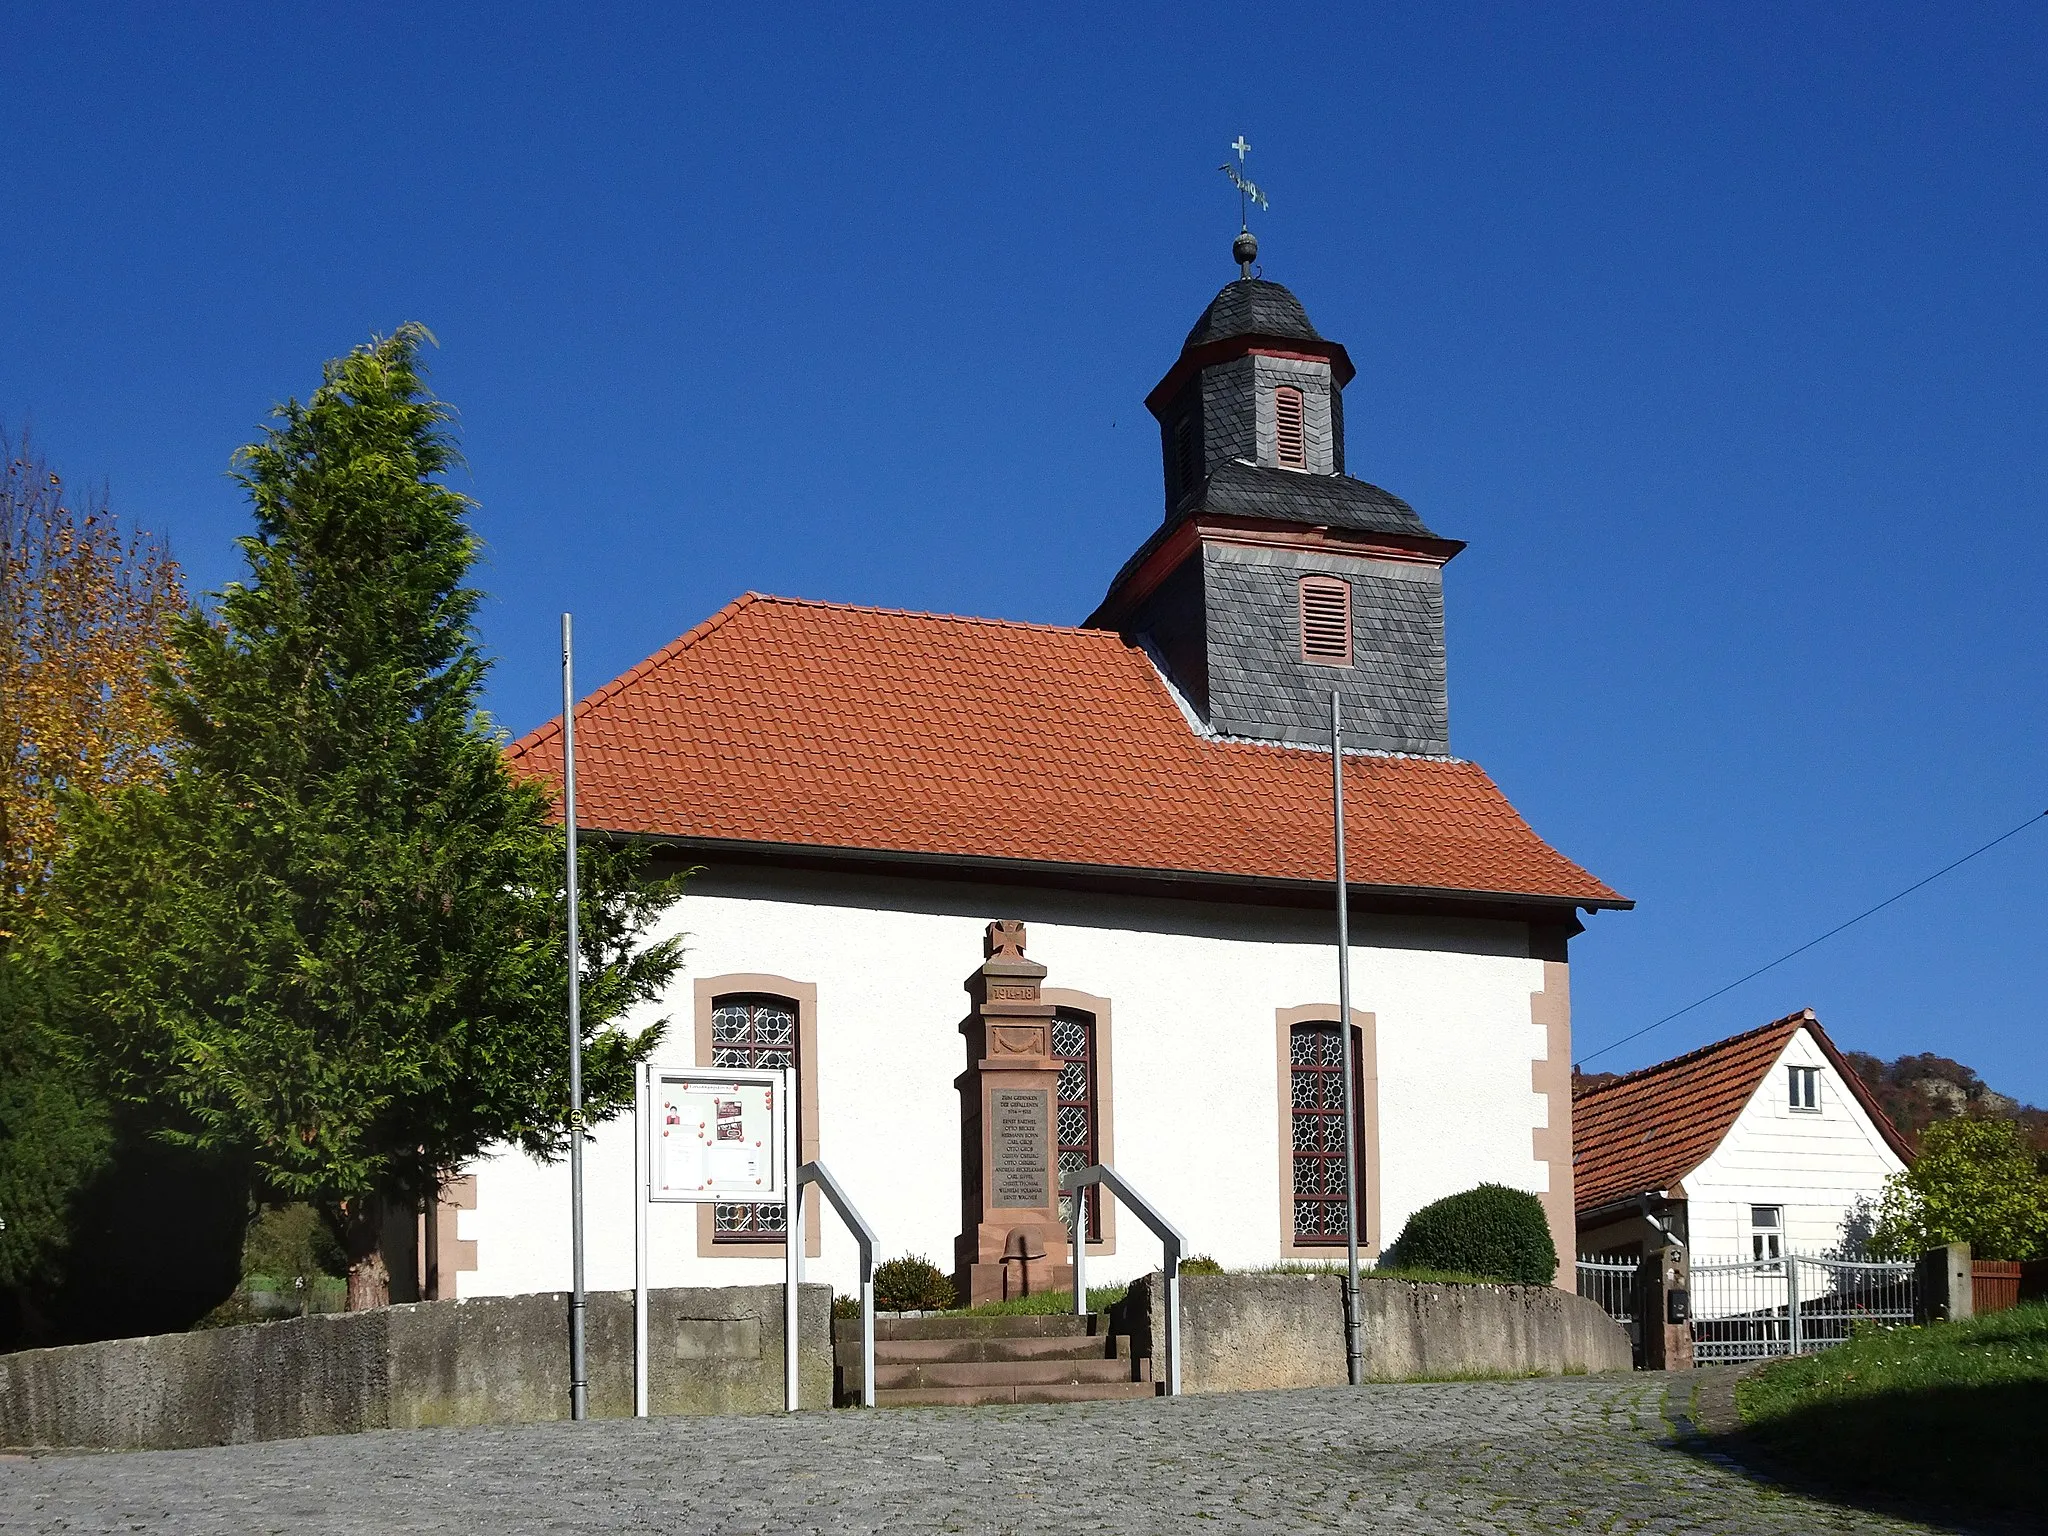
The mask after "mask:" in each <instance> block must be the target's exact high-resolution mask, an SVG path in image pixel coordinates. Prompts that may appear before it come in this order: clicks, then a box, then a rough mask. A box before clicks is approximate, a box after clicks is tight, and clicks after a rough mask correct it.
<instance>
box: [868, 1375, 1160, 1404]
mask: <svg viewBox="0 0 2048 1536" xmlns="http://www.w3.org/2000/svg"><path fill="white" fill-rule="evenodd" d="M1157 1391H1158V1389H1157V1388H1156V1387H1154V1386H1153V1385H1152V1383H1151V1382H1149V1381H1096V1382H1088V1383H1085V1384H1083V1385H1079V1386H1059V1385H1053V1384H1045V1385H1033V1384H1029V1383H1026V1384H1021V1385H1011V1386H985V1387H910V1388H907V1389H900V1390H899V1389H894V1388H889V1387H877V1388H875V1406H876V1407H877V1408H979V1407H983V1406H986V1405H989V1404H993V1403H1100V1402H1110V1401H1115V1400H1118V1399H1123V1398H1131V1399H1136V1398H1145V1397H1152V1396H1155V1395H1156V1394H1157Z"/></svg>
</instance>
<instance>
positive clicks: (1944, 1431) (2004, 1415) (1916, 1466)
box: [1735, 1304, 2048, 1514]
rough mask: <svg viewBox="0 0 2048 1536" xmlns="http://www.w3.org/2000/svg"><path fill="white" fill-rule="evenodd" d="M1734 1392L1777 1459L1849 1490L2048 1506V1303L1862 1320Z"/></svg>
mask: <svg viewBox="0 0 2048 1536" xmlns="http://www.w3.org/2000/svg"><path fill="white" fill-rule="evenodd" d="M1735 1405H1736V1408H1737V1410H1738V1411H1739V1412H1740V1414H1741V1416H1742V1420H1743V1424H1744V1426H1745V1429H1746V1432H1747V1435H1748V1438H1749V1440H1750V1441H1751V1443H1752V1444H1754V1445H1755V1446H1757V1447H1759V1448H1760V1449H1761V1450H1762V1451H1763V1452H1764V1455H1765V1457H1766V1459H1768V1460H1770V1461H1772V1462H1775V1463H1778V1464H1779V1465H1781V1466H1782V1467H1783V1468H1784V1469H1785V1470H1787V1471H1793V1472H1797V1473H1798V1474H1800V1475H1802V1476H1804V1477H1807V1478H1810V1479H1811V1480H1812V1481H1814V1482H1816V1483H1819V1484H1822V1485H1824V1486H1827V1487H1830V1488H1833V1489H1835V1490H1838V1491H1840V1492H1842V1493H1845V1494H1852V1495H1859V1494H1860V1495H1864V1496H1876V1497H1879V1498H1884V1499H1896V1500H1903V1501H1906V1502H1910V1503H1914V1504H1920V1505H1925V1506H1931V1507H1946V1508H1953V1509H1959V1510H1972V1511H1983V1512H1986V1513H2001V1514H2017V1513H2038V1512H2039V1511H2040V1510H2042V1509H2043V1508H2048V1306H2043V1305H2039V1304H2035V1305H2030V1306H2025V1307H2016V1308H2014V1309H2012V1310H2010V1311H2006V1312H1994V1313H1992V1314H1991V1315H1990V1316H1988V1317H1980V1318H1973V1319H1971V1320H1970V1321H1968V1322H1961V1323H1935V1324H1932V1325H1930V1326H1928V1327H1924V1328H1897V1329H1887V1330H1872V1331H1870V1332H1867V1333H1863V1334H1859V1335H1858V1336H1857V1337H1855V1338H1853V1339H1851V1340H1850V1341H1849V1342H1848V1343H1846V1344H1842V1345H1839V1346H1837V1347H1836V1348H1834V1349H1830V1350H1825V1351H1823V1352H1822V1353H1820V1354H1817V1355H1808V1356H1804V1357H1802V1358H1800V1359H1796V1360H1787V1361H1784V1362H1782V1363H1780V1364H1778V1365H1774V1366H1771V1367H1770V1368H1768V1369H1767V1370H1763V1371H1760V1372H1758V1373H1757V1374H1755V1375H1753V1376H1750V1377H1747V1378H1745V1379H1744V1380H1743V1381H1742V1382H1740V1383H1739V1384H1738V1385H1737V1387H1736V1391H1735Z"/></svg>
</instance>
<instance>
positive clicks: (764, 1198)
mask: <svg viewBox="0 0 2048 1536" xmlns="http://www.w3.org/2000/svg"><path fill="white" fill-rule="evenodd" d="M649 1097H650V1099H651V1101H652V1108H653V1121H654V1123H653V1125H652V1126H651V1127H650V1128H649V1130H650V1136H649V1140H650V1141H651V1143H652V1145H651V1146H650V1148H649V1149H648V1150H649V1154H650V1155H649V1158H648V1184H647V1198H648V1199H650V1200H685V1201H715V1202H717V1203H719V1204H721V1205H753V1204H771V1205H780V1204H782V1203H783V1202H784V1201H785V1200H786V1199H787V1198H788V1196H787V1193H786V1191H785V1190H784V1189H783V1187H782V1186H783V1181H784V1177H785V1174H784V1169H783V1161H784V1147H783V1138H784V1136H785V1135H786V1134H787V1125H786V1123H785V1121H786V1118H787V1112H788V1100H789V1095H788V1092H787V1088H786V1082H785V1076H784V1074H783V1073H780V1072H713V1071H708V1070H706V1071H697V1072H688V1071H678V1072H657V1073H655V1074H653V1085H652V1092H651V1093H650V1095H649Z"/></svg>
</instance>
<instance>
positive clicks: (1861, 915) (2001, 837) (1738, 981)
mask: <svg viewBox="0 0 2048 1536" xmlns="http://www.w3.org/2000/svg"><path fill="white" fill-rule="evenodd" d="M2044 816H2048V811H2043V812H2041V814H2040V815H2039V816H2029V817H2028V818H2027V819H2026V820H2025V821H2023V822H2021V823H2020V824H2019V825H2018V826H2016V827H2014V828H2013V829H2012V830H2011V831H2010V832H2001V833H1999V834H1998V836H1996V837H1994V838H1993V839H1991V841H1990V842H1988V843H1986V844H1985V845H1984V846H1983V847H1982V848H1976V849H1972V850H1971V851H1970V852H1968V853H1966V854H1964V855H1963V856H1962V857H1961V858H1960V859H1957V860H1956V861H1955V863H1953V864H1944V865H1942V866H1941V868H1939V869H1937V870H1936V871H1935V872H1934V873H1933V874H1931V875H1929V876H1927V877H1926V878H1925V879H1922V880H1915V881H1914V882H1913V883H1912V884H1911V885H1909V886H1907V887H1906V888H1905V889H1904V890H1903V891H1900V892H1898V893H1897V894H1896V895H1892V896H1887V897H1885V899H1884V900H1883V901H1880V902H1879V903H1878V904H1877V905H1876V906H1874V907H1872V908H1870V909H1869V910H1868V911H1865V912H1858V913H1857V914H1856V915H1855V916H1854V917H1852V918H1850V919H1849V920H1848V921H1847V922H1846V923H1837V924H1836V925H1835V926H1834V927H1832V928H1830V929H1829V930H1828V931H1827V932H1826V933H1824V934H1822V935H1821V936H1820V937H1819V938H1817V939H1808V940H1807V941H1806V942H1805V943H1804V944H1802V945H1800V946H1799V947H1798V948H1797V949H1788V950H1787V951H1785V953H1784V954H1782V955H1780V956H1778V958H1777V959H1775V960H1773V961H1771V962H1770V964H1768V965H1760V966H1758V967H1757V968H1756V969H1755V970H1753V971H1751V972H1750V973H1749V974H1748V975H1747V976H1738V977H1736V978H1735V980H1733V981H1731V982H1729V983H1728V985H1727V986H1725V987H1717V988H1715V989H1714V990H1713V991H1712V992H1709V993H1708V994H1707V995H1706V996H1705V997H1702V998H1700V999H1698V1000H1697V1001H1696V1002H1690V1003H1687V1004H1686V1005H1685V1006H1684V1007H1683V1008H1681V1009H1679V1010H1678V1011H1677V1012H1676V1013H1667V1014H1665V1015H1664V1017H1663V1018H1661V1019H1659V1020H1658V1021H1657V1022H1656V1023H1654V1024H1645V1025H1644V1026H1643V1027H1642V1028H1641V1029H1639V1030H1637V1031H1636V1032H1635V1033H1634V1034H1632V1035H1623V1036H1622V1037H1621V1038H1620V1039H1619V1040H1613V1041H1609V1042H1608V1043H1607V1044H1606V1045H1603V1046H1601V1047H1600V1049H1599V1050H1597V1051H1595V1052H1593V1054H1592V1055H1591V1056H1584V1057H1581V1058H1580V1060H1581V1061H1593V1060H1596V1059H1597V1058H1599V1057H1601V1056H1605V1055H1606V1054H1607V1053H1608V1052H1609V1051H1611V1050H1615V1049H1617V1048H1618V1047H1620V1046H1624V1045H1627V1044H1628V1043H1629V1041H1631V1040H1640V1039H1642V1037H1643V1036H1644V1035H1647V1034H1648V1033H1649V1032H1650V1031H1651V1030H1653V1029H1661V1028H1663V1027H1664V1026H1665V1025H1666V1024H1669V1023H1670V1022H1671V1021H1672V1020H1673V1019H1677V1018H1683V1017H1684V1016H1685V1015H1686V1014H1688V1013H1691V1012H1692V1011H1693V1009H1695V1008H1701V1007H1704V1006H1705V1005H1706V1004H1708V1003H1711V1002H1712V1001H1713V1000H1714V999H1715V998H1717V997H1719V996H1721V994H1722V993H1724V992H1733V991H1734V990H1735V989H1736V988H1737V987H1739V986H1741V985H1742V984H1743V983H1744V982H1745V981H1755V980H1756V979H1757V977H1759V976H1761V975H1763V973H1764V972H1765V971H1769V970H1775V969H1776V968H1777V967H1779V966H1781V965H1783V964H1784V963H1785V962H1786V961H1787V960H1790V959H1792V958H1793V957H1794V956H1795V955H1803V954H1805V953H1806V952H1807V951H1808V950H1809V949H1811V948H1813V946H1814V945H1816V944H1825V943H1826V942H1827V941H1828V940H1829V939H1832V938H1833V937H1834V936H1835V935H1836V934H1838V933H1840V932H1842V931H1843V930H1844V929H1845V928H1854V927H1855V926H1856V925H1857V924H1858V923H1860V922H1862V921H1863V919H1865V918H1866V917H1874V916H1876V915H1877V914H1878V913H1879V912H1882V911H1883V910H1884V909H1885V908H1886V907H1888V906H1890V905H1891V904H1892V903H1893V902H1895V901H1902V900H1904V899H1905V898H1906V897H1908V896H1910V895H1912V894H1913V893H1914V892H1915V891H1917V890H1919V889H1920V887H1921V886H1923V885H1931V884H1933V883H1934V882H1935V881H1936V880H1939V879H1940V878H1941V877H1942V876H1943V875H1945V874H1947V873H1948V872H1949V871H1950V870H1952V869H1961V868H1962V867H1963V866H1964V865H1965V864H1967V863H1969V862H1970V860H1972V859H1974V858H1976V857H1977V855H1978V854H1980V853H1989V852H1990V851H1991V850H1992V849H1994V848H1996V847H1997V846H1998V845H1999V844H2000V843H2002V842H2004V841H2005V840H2006V839H2007V838H2009V837H2018V836H2019V835H2020V834H2021V833H2022V832H2024V831H2026V830H2027V828H2029V827H2031V826H2032V825H2034V823H2035V822H2037V821H2039V820H2041V819H2042V817H2044Z"/></svg>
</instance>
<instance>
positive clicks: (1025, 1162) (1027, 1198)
mask: <svg viewBox="0 0 2048 1536" xmlns="http://www.w3.org/2000/svg"><path fill="white" fill-rule="evenodd" d="M988 1108H989V1156H990V1164H991V1168H990V1171H991V1173H992V1174H993V1180H992V1184H993V1187H992V1188H991V1190H990V1192H989V1194H990V1199H989V1204H990V1205H992V1206H1004V1207H1008V1208H1010V1209H1013V1210H1017V1209H1025V1208H1029V1207H1034V1206H1037V1207H1042V1206H1045V1205H1049V1204H1050V1203H1051V1201H1050V1199H1049V1197H1048V1195H1047V1191H1046V1169H1047V1165H1048V1161H1049V1160H1048V1158H1047V1155H1046V1151H1047V1149H1046V1119H1047V1106H1046V1099H1045V1090H1044V1089H1042V1088H998V1089H997V1090H996V1091H995V1092H993V1093H991V1094H990V1095H989V1096H988Z"/></svg>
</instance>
